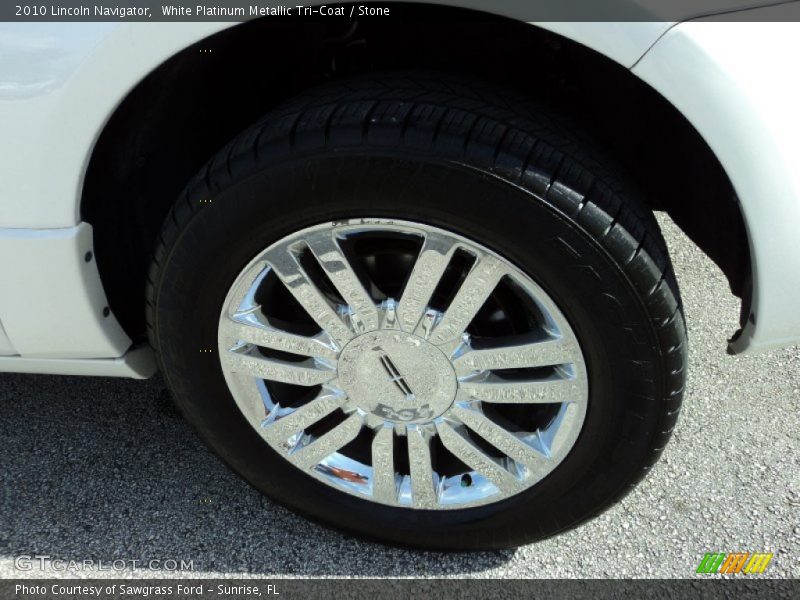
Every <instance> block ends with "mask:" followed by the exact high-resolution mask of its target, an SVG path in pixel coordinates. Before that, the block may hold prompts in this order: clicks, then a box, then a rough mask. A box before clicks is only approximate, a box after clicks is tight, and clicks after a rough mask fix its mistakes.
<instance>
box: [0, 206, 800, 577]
mask: <svg viewBox="0 0 800 600" xmlns="http://www.w3.org/2000/svg"><path fill="white" fill-rule="evenodd" d="M661 223H662V227H663V228H664V230H665V235H666V237H667V241H668V244H669V246H670V250H671V253H672V258H673V262H674V264H675V268H676V272H677V276H678V281H679V284H680V286H681V291H682V294H683V299H684V303H685V309H686V316H687V320H688V327H689V337H690V375H689V377H690V382H689V391H688V394H687V396H686V397H685V399H684V409H683V412H682V415H681V418H680V420H679V423H678V427H677V429H676V431H675V435H674V436H673V438H672V441H671V442H670V444H669V446H668V447H667V449H666V451H665V452H664V455H663V457H662V459H661V461H660V462H659V463H658V464H657V465H656V467H655V468H654V469H653V471H652V472H651V474H650V476H649V477H648V478H647V479H646V480H645V481H643V482H642V483H641V484H640V485H639V487H638V488H637V489H636V490H635V491H634V492H633V493H631V494H630V495H629V496H628V497H627V498H626V499H625V500H623V501H622V502H621V503H620V504H618V505H617V506H615V507H614V508H612V509H611V510H609V511H607V512H606V513H604V514H603V515H602V516H600V517H599V518H598V519H596V520H594V521H592V522H591V523H589V524H587V525H584V526H582V527H580V528H578V529H576V530H573V531H571V532H568V533H566V534H563V535H561V536H559V537H557V538H553V539H550V540H546V541H544V542H540V543H538V544H532V545H529V546H526V547H523V548H519V549H517V550H514V551H503V552H487V553H472V554H449V555H447V554H438V553H425V552H413V551H408V550H400V549H395V548H390V547H386V546H382V545H379V544H374V543H366V542H361V541H358V540H356V539H352V538H350V537H347V536H345V535H342V534H339V533H336V532H333V531H330V530H328V529H325V528H323V527H321V526H319V525H316V524H313V523H310V522H308V521H306V520H304V519H303V518H301V517H298V516H296V515H294V514H293V513H291V512H290V511H288V510H286V509H284V508H282V507H280V506H277V505H275V504H273V503H272V502H270V501H269V500H267V499H265V498H264V497H262V496H261V495H260V494H259V493H258V492H256V491H254V490H253V489H251V488H250V487H249V486H248V485H247V484H246V483H244V482H243V481H241V480H240V479H238V477H236V476H235V475H234V474H232V473H231V472H230V471H228V469H227V468H226V467H225V466H224V465H223V464H222V463H221V462H220V461H219V460H218V459H217V458H215V457H214V455H213V454H211V452H210V451H209V450H207V449H206V447H205V446H204V445H203V444H202V443H201V442H200V440H199V439H198V438H197V436H196V435H195V434H194V432H193V431H192V430H191V428H190V427H189V426H188V425H187V424H186V423H184V421H183V420H182V419H181V417H180V415H179V414H178V412H177V411H176V409H175V408H174V407H173V405H172V401H171V399H170V397H169V394H168V393H167V392H166V390H165V387H164V383H163V381H162V380H161V379H160V378H155V379H152V380H149V381H144V382H143V381H128V380H115V379H105V378H78V377H56V376H53V377H48V376H34V375H9V374H0V440H2V444H0V578H16V577H40V576H42V575H48V576H49V575H58V576H65V575H66V576H70V577H102V576H120V575H122V576H126V577H131V576H144V577H149V578H152V577H158V576H170V575H173V574H174V572H172V571H170V570H169V569H170V568H173V567H174V566H175V565H174V564H173V563H171V562H169V561H171V560H174V561H176V563H177V564H178V565H180V562H181V561H183V562H184V564H185V565H187V566H191V568H192V570H191V571H189V570H188V569H187V570H186V571H183V572H182V573H181V575H182V576H195V577H199V576H203V577H205V576H218V577H238V576H259V577H273V576H281V577H294V576H324V577H346V576H362V577H364V576H372V577H375V576H377V577H384V576H390V577H391V576H400V577H408V576H413V577H524V578H528V577H537V578H539V577H541V578H549V577H623V578H631V577H664V578H668V577H692V576H695V575H694V571H695V569H696V567H697V565H698V563H699V562H700V560H701V558H702V557H703V555H704V554H705V553H706V552H738V551H743V552H747V551H750V552H772V553H774V558H773V559H772V562H771V563H770V565H769V566H768V570H767V572H766V573H765V575H766V576H773V577H798V576H800V452H798V451H800V349H799V348H797V347H795V348H791V349H787V350H781V351H775V352H771V353H767V354H760V355H755V356H742V357H731V356H728V355H726V353H725V342H726V339H727V337H729V336H730V334H732V333H733V330H734V329H735V324H736V322H737V315H738V303H737V301H736V299H735V298H734V297H733V296H732V295H731V294H730V292H729V291H728V288H727V285H726V282H725V279H724V277H723V275H722V274H721V272H720V271H719V269H717V268H716V267H715V266H714V265H713V263H711V261H709V260H708V259H707V258H706V257H705V256H704V255H703V254H702V253H701V252H700V251H699V250H698V249H697V248H696V247H695V246H694V245H693V244H692V243H691V242H690V241H688V240H687V239H686V237H685V236H684V235H683V234H682V233H681V232H680V231H679V230H678V229H677V228H676V227H675V226H674V225H672V223H670V222H669V221H668V220H666V219H664V218H661ZM799 308H800V307H799ZM35 555H39V556H48V557H50V558H49V559H42V561H43V562H44V563H45V566H46V569H45V571H41V570H39V568H38V567H39V564H40V562H41V561H38V562H37V561H36V560H31V561H28V560H26V559H25V558H24V557H26V556H31V557H32V556H35ZM19 557H23V558H22V559H20V558H19ZM151 560H156V561H160V562H159V563H157V564H155V563H154V566H157V567H160V568H161V570H160V571H155V572H154V571H150V570H146V569H141V568H140V566H141V565H146V564H149V563H150V561H151ZM70 561H72V562H70ZM84 561H93V563H92V564H93V565H94V568H93V569H90V570H78V568H77V567H78V566H79V564H80V565H83V564H84ZM114 561H117V562H116V563H115V562H114ZM120 561H125V562H124V563H123V562H120ZM132 561H137V563H136V566H137V568H136V569H133V568H132V567H131V565H132V564H133V562H132ZM29 565H30V570H20V567H21V568H22V569H28V566H29ZM122 565H124V570H123V571H116V570H115V566H116V567H117V568H122Z"/></svg>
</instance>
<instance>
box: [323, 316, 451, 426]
mask: <svg viewBox="0 0 800 600" xmlns="http://www.w3.org/2000/svg"><path fill="white" fill-rule="evenodd" d="M338 375H339V385H340V386H341V388H342V389H343V390H344V391H345V392H346V393H347V395H348V397H349V398H350V400H351V401H352V402H354V403H355V404H356V405H357V406H358V407H359V408H360V409H361V410H363V411H364V412H366V413H371V414H373V415H376V416H378V417H380V418H381V419H383V420H385V421H392V422H395V423H423V422H428V421H431V420H432V419H434V418H436V417H438V416H439V415H441V414H442V413H443V412H445V411H446V410H447V409H448V408H449V407H450V406H451V405H452V403H453V400H454V399H455V394H456V389H457V388H458V382H457V381H456V375H455V372H454V371H453V367H452V366H451V364H450V360H448V358H447V357H446V356H445V355H444V354H443V353H442V351H441V350H439V349H438V348H437V347H436V346H434V345H433V344H431V343H429V342H427V341H426V340H424V339H422V338H420V337H417V336H415V335H410V334H408V333H403V332H402V331H372V332H370V333H365V334H363V335H360V336H358V337H357V338H355V339H353V340H352V341H350V343H348V344H347V346H345V347H344V350H342V353H341V355H340V357H339V361H338Z"/></svg>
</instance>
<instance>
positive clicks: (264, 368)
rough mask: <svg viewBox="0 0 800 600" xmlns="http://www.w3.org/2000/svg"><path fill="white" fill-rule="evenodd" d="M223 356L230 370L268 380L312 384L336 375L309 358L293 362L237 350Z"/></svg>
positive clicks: (330, 378)
mask: <svg viewBox="0 0 800 600" xmlns="http://www.w3.org/2000/svg"><path fill="white" fill-rule="evenodd" d="M223 357H224V358H223V360H224V361H225V362H226V363H227V366H228V368H229V369H230V370H231V371H232V372H234V373H242V372H244V373H249V374H250V375H255V376H257V377H260V378H261V379H267V380H269V381H279V382H281V383H291V384H294V385H302V386H312V385H322V384H323V383H328V382H329V381H331V380H332V379H334V378H335V377H336V371H334V370H332V369H327V368H324V367H320V366H318V365H317V364H316V363H315V362H314V361H313V360H311V359H308V360H305V361H303V362H297V363H295V362H287V361H283V360H277V359H272V358H264V357H261V356H253V355H252V354H250V353H248V352H240V351H238V350H231V351H229V352H227V353H225V354H224V355H223Z"/></svg>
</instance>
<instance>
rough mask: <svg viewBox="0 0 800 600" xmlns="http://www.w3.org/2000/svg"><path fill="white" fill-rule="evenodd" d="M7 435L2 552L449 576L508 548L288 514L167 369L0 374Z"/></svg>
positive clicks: (273, 571)
mask: <svg viewBox="0 0 800 600" xmlns="http://www.w3.org/2000/svg"><path fill="white" fill-rule="evenodd" d="M0 439H2V441H3V443H2V445H0V465H2V467H1V468H0V556H5V557H16V556H19V555H23V554H30V555H32V554H43V555H49V556H51V557H53V558H54V559H61V560H65V561H70V560H75V561H83V560H95V561H99V560H102V561H103V562H104V563H110V562H111V561H113V560H118V559H121V560H139V561H142V562H143V563H144V562H147V561H149V560H151V559H159V560H164V559H175V560H178V561H180V560H184V561H193V564H194V569H195V570H200V571H214V572H216V573H227V574H234V573H247V574H252V575H257V574H269V575H290V576H292V575H311V576H350V575H358V576H415V575H429V576H431V575H433V576H437V575H438V576H447V575H452V574H458V573H464V572H470V573H475V572H478V573H479V572H481V571H483V570H486V569H491V568H495V567H497V566H499V565H501V564H503V563H506V562H508V561H509V560H510V559H511V558H512V556H513V552H511V551H506V552H490V553H473V554H462V555H457V554H438V553H424V552H413V551H407V550H400V549H395V548H389V547H385V546H382V545H379V544H372V543H366V542H361V541H358V540H355V539H353V538H350V537H347V536H345V535H342V534H339V533H336V532H333V531H330V530H328V529H325V528H323V527H321V526H319V525H316V524H314V523H310V522H308V521H306V520H305V519H303V518H301V517H298V516H296V515H294V514H292V513H291V512H289V511H287V510H286V509H284V508H282V507H280V506H277V505H275V504H274V503H272V502H270V501H269V500H267V499H266V498H264V497H262V496H261V495H260V494H259V493H257V492H256V491H254V490H253V489H252V488H250V487H249V486H248V485H247V484H245V483H244V482H243V481H241V480H240V479H239V478H238V477H237V476H235V475H234V474H233V473H231V472H230V471H229V470H228V469H227V468H226V467H225V466H224V465H223V464H222V463H221V462H220V461H219V460H218V459H217V458H216V457H215V456H213V455H212V454H211V452H210V451H209V450H208V449H206V447H205V446H204V445H203V443H202V442H201V441H200V440H199V438H198V437H197V436H196V434H195V433H194V431H192V429H191V428H190V427H189V426H188V425H187V424H186V423H185V422H184V421H183V419H182V417H181V416H180V414H179V413H178V412H177V410H176V409H175V408H174V406H173V404H172V400H171V399H170V397H169V395H168V394H167V392H166V390H165V386H164V383H163V381H162V380H161V379H160V378H155V379H152V380H150V381H144V382H142V381H131V380H121V379H105V378H77V377H55V376H34V375H8V374H3V375H0Z"/></svg>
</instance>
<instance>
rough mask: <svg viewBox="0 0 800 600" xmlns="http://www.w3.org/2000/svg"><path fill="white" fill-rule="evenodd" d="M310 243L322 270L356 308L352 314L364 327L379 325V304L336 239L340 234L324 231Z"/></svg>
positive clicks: (362, 327) (351, 305) (371, 327)
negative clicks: (376, 303) (365, 286)
mask: <svg viewBox="0 0 800 600" xmlns="http://www.w3.org/2000/svg"><path fill="white" fill-rule="evenodd" d="M306 241H307V243H308V247H309V248H311V251H312V252H313V253H314V256H316V257H317V260H318V261H319V264H320V266H321V267H322V270H323V271H325V273H326V275H327V276H328V278H329V279H330V280H331V282H332V283H333V285H334V286H335V287H336V289H337V290H338V291H339V293H340V294H341V296H342V298H343V299H344V301H345V302H347V304H348V306H349V307H350V308H351V310H352V311H353V313H354V314H353V315H352V316H351V318H352V320H353V321H354V322H355V323H358V327H359V329H360V330H363V331H371V330H373V329H377V327H378V308H377V306H376V305H375V301H374V300H373V299H372V298H371V297H370V295H369V293H367V291H366V290H365V289H364V286H363V285H362V284H361V281H360V280H359V278H358V275H356V273H355V271H354V270H353V267H352V265H351V264H350V261H349V260H348V259H347V257H346V256H345V255H344V253H343V252H342V249H341V248H340V247H339V244H338V242H337V241H336V234H335V233H331V232H320V233H317V234H314V235H312V236H310V237H308V238H307V240H306Z"/></svg>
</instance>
